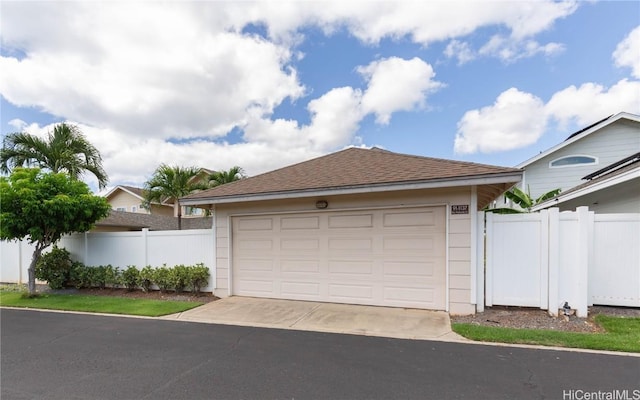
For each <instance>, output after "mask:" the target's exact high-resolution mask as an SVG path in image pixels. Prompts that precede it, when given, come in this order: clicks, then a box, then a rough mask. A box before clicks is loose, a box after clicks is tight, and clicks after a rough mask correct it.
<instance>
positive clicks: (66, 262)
mask: <svg viewBox="0 0 640 400" xmlns="http://www.w3.org/2000/svg"><path fill="white" fill-rule="evenodd" d="M36 278H37V279H40V280H43V281H46V282H47V283H48V284H49V287H51V288H52V289H62V288H65V287H75V288H78V289H81V288H92V287H97V288H101V289H104V288H107V287H109V288H118V287H125V288H127V289H128V290H135V289H137V288H140V289H142V290H144V291H149V290H151V289H152V287H153V286H154V285H155V286H157V287H158V289H160V290H161V291H163V292H167V291H175V292H182V291H185V290H189V291H191V292H193V293H199V292H200V291H201V290H202V288H203V287H205V286H207V284H208V283H209V268H207V267H205V266H204V264H196V265H176V266H174V267H167V266H166V265H164V266H162V267H159V268H153V267H151V266H146V267H144V268H143V269H141V270H139V269H138V268H137V267H135V266H133V265H130V266H128V267H127V268H126V269H124V270H121V269H120V268H119V267H113V266H112V265H100V266H86V265H84V264H82V263H80V262H73V261H71V258H70V254H69V252H68V251H67V250H66V249H64V248H58V247H54V248H53V250H51V252H49V253H47V254H45V255H43V256H42V258H41V259H40V261H39V262H38V264H37V265H36Z"/></svg>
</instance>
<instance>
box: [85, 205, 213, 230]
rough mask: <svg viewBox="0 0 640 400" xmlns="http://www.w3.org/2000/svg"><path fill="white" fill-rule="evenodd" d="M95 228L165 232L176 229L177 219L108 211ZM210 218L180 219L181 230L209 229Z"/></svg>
mask: <svg viewBox="0 0 640 400" xmlns="http://www.w3.org/2000/svg"><path fill="white" fill-rule="evenodd" d="M96 226H108V227H120V228H123V230H136V231H137V230H141V229H142V228H148V229H149V230H152V231H166V230H177V229H178V218H176V217H170V216H166V215H154V214H139V213H131V212H126V211H116V210H110V212H109V215H108V216H107V217H106V218H103V219H101V220H100V221H98V222H96ZM211 226H212V218H206V217H203V218H182V229H183V230H184V229H209V228H211Z"/></svg>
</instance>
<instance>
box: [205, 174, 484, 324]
mask: <svg viewBox="0 0 640 400" xmlns="http://www.w3.org/2000/svg"><path fill="white" fill-rule="evenodd" d="M317 200H326V201H328V203H329V207H328V208H327V210H328V211H331V210H346V209H358V208H373V207H376V208H377V207H401V206H429V205H446V206H447V210H448V238H447V239H448V254H449V257H448V263H449V275H448V280H449V312H450V313H452V314H473V313H474V312H475V306H474V305H473V304H471V214H463V215H451V214H450V212H449V210H450V206H451V205H454V204H456V205H459V204H460V205H469V212H470V213H471V212H474V210H472V207H471V204H472V202H471V189H470V188H468V187H467V188H456V189H432V190H416V191H403V192H386V193H370V194H364V195H342V196H325V197H322V198H315V197H313V198H305V199H289V200H278V201H261V202H246V203H236V204H230V205H226V204H218V205H216V206H215V212H214V213H215V224H216V290H215V293H216V295H217V296H221V297H226V296H228V295H229V273H230V271H229V266H230V259H229V254H230V248H229V244H230V227H229V224H230V217H231V216H233V215H243V214H266V213H279V212H304V211H317V210H316V208H315V203H316V201H317Z"/></svg>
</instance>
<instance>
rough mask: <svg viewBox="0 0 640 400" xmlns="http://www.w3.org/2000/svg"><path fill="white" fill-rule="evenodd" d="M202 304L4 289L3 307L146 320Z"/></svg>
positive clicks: (1, 293) (0, 295)
mask: <svg viewBox="0 0 640 400" xmlns="http://www.w3.org/2000/svg"><path fill="white" fill-rule="evenodd" d="M202 304H203V303H200V302H191V301H165V300H145V299H127V298H123V297H109V296H82V295H75V294H42V295H40V296H39V297H35V298H27V297H25V296H24V295H23V293H21V292H10V291H4V290H0V306H6V307H24V308H40V309H48V310H65V311H86V312H95V313H107V314H127V315H142V316H146V317H159V316H161V315H168V314H174V313H178V312H181V311H185V310H189V309H191V308H194V307H197V306H200V305H202Z"/></svg>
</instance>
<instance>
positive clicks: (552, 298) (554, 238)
mask: <svg viewBox="0 0 640 400" xmlns="http://www.w3.org/2000/svg"><path fill="white" fill-rule="evenodd" d="M548 245H549V307H548V311H549V315H551V316H554V317H557V316H558V309H559V307H560V303H559V300H558V284H559V279H560V270H559V269H560V210H559V209H558V208H556V207H554V208H550V209H549V243H548Z"/></svg>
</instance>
